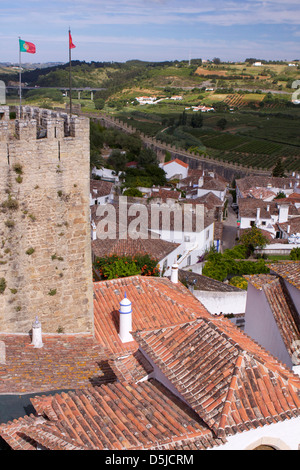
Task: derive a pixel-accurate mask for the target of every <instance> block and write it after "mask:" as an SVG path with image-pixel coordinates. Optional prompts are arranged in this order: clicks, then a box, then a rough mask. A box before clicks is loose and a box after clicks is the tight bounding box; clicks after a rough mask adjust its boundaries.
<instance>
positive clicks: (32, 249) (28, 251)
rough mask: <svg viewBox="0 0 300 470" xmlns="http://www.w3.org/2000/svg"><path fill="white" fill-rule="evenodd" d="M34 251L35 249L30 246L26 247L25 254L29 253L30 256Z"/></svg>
mask: <svg viewBox="0 0 300 470" xmlns="http://www.w3.org/2000/svg"><path fill="white" fill-rule="evenodd" d="M34 252H35V249H34V248H32V247H30V248H28V250H26V255H29V256H30V255H32V254H33V253H34Z"/></svg>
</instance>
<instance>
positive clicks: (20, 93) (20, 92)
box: [19, 37, 22, 117]
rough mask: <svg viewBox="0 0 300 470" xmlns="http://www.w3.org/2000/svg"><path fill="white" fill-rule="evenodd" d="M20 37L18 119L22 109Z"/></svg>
mask: <svg viewBox="0 0 300 470" xmlns="http://www.w3.org/2000/svg"><path fill="white" fill-rule="evenodd" d="M20 39H21V38H20V37H19V95H20V117H21V108H22V69H21V47H20Z"/></svg>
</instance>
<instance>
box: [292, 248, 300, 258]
mask: <svg viewBox="0 0 300 470" xmlns="http://www.w3.org/2000/svg"><path fill="white" fill-rule="evenodd" d="M290 259H292V260H298V259H300V248H293V249H292V250H291V252H290Z"/></svg>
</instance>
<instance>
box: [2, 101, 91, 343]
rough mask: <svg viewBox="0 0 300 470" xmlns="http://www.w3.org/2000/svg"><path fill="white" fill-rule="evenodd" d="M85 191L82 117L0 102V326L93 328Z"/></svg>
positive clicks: (86, 149)
mask: <svg viewBox="0 0 300 470" xmlns="http://www.w3.org/2000/svg"><path fill="white" fill-rule="evenodd" d="M12 112H14V114H12ZM89 191H90V142H89V119H88V118H86V117H78V116H76V115H74V116H71V117H70V116H69V115H68V114H66V113H59V112H55V111H52V110H46V109H39V108H37V107H29V106H23V107H22V108H21V110H20V108H18V107H16V108H15V109H12V108H8V107H3V106H2V107H0V233H1V240H0V241H1V243H0V287H1V286H2V291H1V290H0V332H6V333H17V334H20V333H28V332H29V331H30V330H31V328H32V322H33V320H34V319H35V318H36V316H37V315H38V317H39V319H40V321H41V323H42V325H43V331H44V332H45V333H51V334H53V333H57V331H64V332H65V333H67V334H69V333H72V334H73V333H74V334H77V333H87V334H91V333H93V297H92V295H93V294H92V266H91V244H90V224H89Z"/></svg>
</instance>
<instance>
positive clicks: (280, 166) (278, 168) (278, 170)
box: [272, 158, 284, 178]
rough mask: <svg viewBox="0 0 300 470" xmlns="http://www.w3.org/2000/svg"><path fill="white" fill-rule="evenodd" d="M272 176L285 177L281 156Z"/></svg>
mask: <svg viewBox="0 0 300 470" xmlns="http://www.w3.org/2000/svg"><path fill="white" fill-rule="evenodd" d="M272 176H277V177H281V178H282V177H284V167H283V164H282V161H281V159H280V158H279V159H278V160H277V163H276V165H275V166H274V168H273V171H272Z"/></svg>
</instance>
